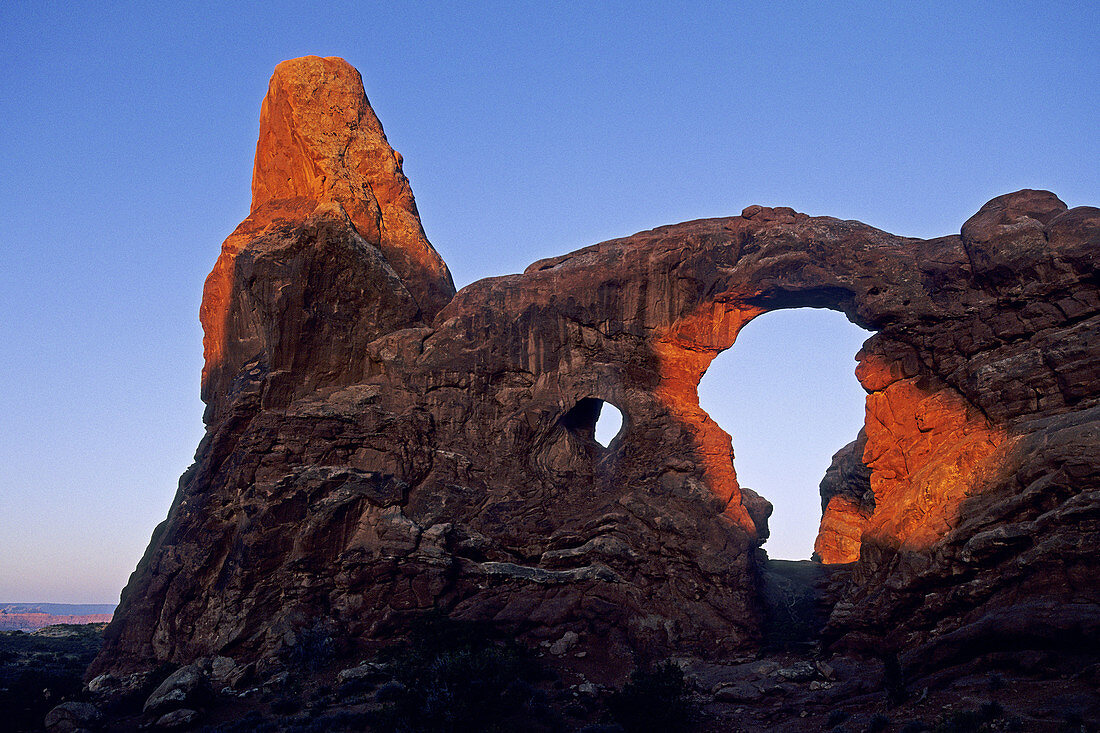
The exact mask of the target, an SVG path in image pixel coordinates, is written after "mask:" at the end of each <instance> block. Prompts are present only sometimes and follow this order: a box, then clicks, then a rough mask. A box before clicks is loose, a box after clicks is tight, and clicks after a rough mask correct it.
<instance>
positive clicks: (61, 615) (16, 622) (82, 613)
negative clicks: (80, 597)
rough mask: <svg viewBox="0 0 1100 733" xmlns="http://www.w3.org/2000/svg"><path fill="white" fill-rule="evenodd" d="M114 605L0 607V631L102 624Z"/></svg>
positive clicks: (65, 604) (76, 604)
mask: <svg viewBox="0 0 1100 733" xmlns="http://www.w3.org/2000/svg"><path fill="white" fill-rule="evenodd" d="M114 610H115V606H114V604H102V603H100V604H81V603H75V604H74V603H0V631H37V630H39V629H43V628H45V627H47V626H56V625H58V624H105V623H107V622H109V621H110V620H111V618H112V617H113V616H114Z"/></svg>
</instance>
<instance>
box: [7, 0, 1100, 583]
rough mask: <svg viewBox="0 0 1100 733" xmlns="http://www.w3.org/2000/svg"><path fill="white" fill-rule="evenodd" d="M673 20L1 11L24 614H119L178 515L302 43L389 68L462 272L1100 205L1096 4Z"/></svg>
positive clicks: (190, 9) (497, 14)
mask: <svg viewBox="0 0 1100 733" xmlns="http://www.w3.org/2000/svg"><path fill="white" fill-rule="evenodd" d="M669 8H670V6H668V5H667V4H657V3H653V4H650V3H633V2H631V3H617V2H608V3H589V4H578V3H560V4H559V3H523V2H500V3H480V2H469V3H453V4H442V3H440V4H436V3H416V4H412V3H409V4H401V3H388V4H384V5H383V4H374V3H362V2H333V3H325V4H319V3H289V2H280V1H279V0H273V1H272V2H269V3H263V4H260V5H252V6H248V7H247V8H245V7H243V6H241V4H229V3H212V2H211V3H202V2H198V3H174V4H169V5H163V4H153V3H148V4H141V3H126V2H119V3H110V4H98V3H50V2H43V3H30V2H8V3H3V4H0V29H2V30H3V31H4V39H5V40H4V43H3V44H0V58H2V63H0V129H2V130H3V134H2V135H0V156H2V159H3V160H4V161H5V173H6V175H4V176H0V215H2V220H3V222H4V226H3V227H2V228H0V257H2V259H0V261H2V262H3V267H0V329H2V332H0V339H2V340H0V343H3V344H4V352H3V356H4V358H3V359H0V380H2V383H3V384H4V389H3V390H2V391H0V433H2V435H3V438H4V439H3V441H0V602H19V601H39V602H47V601H54V602H112V601H115V600H117V598H118V593H119V590H120V589H121V587H122V585H123V584H124V583H125V582H126V579H127V577H128V575H129V573H130V572H131V571H132V570H133V568H134V566H135V565H136V564H137V561H138V559H139V558H140V556H141V554H142V552H143V551H144V548H145V546H146V544H147V543H148V540H149V536H150V534H151V532H152V530H153V528H154V526H155V525H156V524H157V523H158V522H159V521H161V520H162V519H163V518H164V517H165V515H166V514H167V511H168V507H169V505H170V503H171V501H172V496H173V494H174V492H175V488H176V484H177V481H178V477H179V475H180V474H181V473H182V472H183V470H184V469H185V468H186V466H187V465H188V464H189V463H190V461H191V458H192V456H193V453H194V450H195V446H196V445H197V443H198V441H199V439H200V438H201V436H202V432H203V431H202V424H201V414H202V405H201V403H200V402H199V400H198V379H199V370H200V368H201V363H202V347H201V331H200V329H199V325H198V319H197V312H198V305H199V298H200V296H201V289H202V281H203V279H204V278H205V276H206V274H207V273H208V272H209V270H210V268H211V266H212V265H213V263H214V260H215V258H216V257H217V254H218V249H219V246H220V243H221V241H222V240H223V239H224V238H225V237H226V236H227V235H228V234H229V233H230V232H231V231H232V230H233V229H234V227H235V226H236V225H237V223H238V222H239V221H240V220H241V219H243V218H244V217H245V216H246V215H247V213H248V208H249V200H250V194H249V184H250V180H251V169H252V155H253V152H254V150H255V144H256V134H257V129H258V119H259V107H260V101H261V99H262V98H263V95H264V93H265V91H266V89H267V82H268V79H269V77H270V74H271V71H272V69H273V68H274V66H275V65H276V64H277V63H278V62H279V61H282V60H283V59H286V58H292V57H295V56H301V55H305V54H319V55H338V56H342V57H344V58H346V59H347V60H348V61H349V62H351V63H352V64H353V65H355V66H356V67H357V68H358V69H359V70H360V71H361V72H362V74H363V78H364V82H365V85H366V89H367V94H368V96H369V97H370V100H371V103H372V105H373V107H374V108H375V111H376V112H377V113H378V116H379V118H380V119H381V121H382V124H383V125H384V126H385V129H386V132H387V135H388V137H389V140H390V142H391V143H392V144H393V146H394V148H395V149H396V150H399V151H400V152H401V153H402V154H403V156H404V160H405V172H406V174H407V175H408V177H409V179H410V181H411V183H412V187H413V190H414V192H415V193H416V198H417V204H418V206H419V209H420V212H421V215H422V218H423V222H424V226H425V229H426V231H427V234H428V237H429V238H430V239H431V241H432V242H433V244H434V245H435V246H436V248H437V249H438V250H439V252H440V253H441V254H442V255H443V257H444V258H445V259H446V261H447V262H448V264H449V265H450V267H451V269H452V272H453V273H454V277H455V280H456V283H457V284H459V285H464V284H467V283H470V282H472V281H473V280H476V279H479V278H482V277H486V276H490V275H499V274H504V273H510V272H519V271H521V270H522V269H523V268H524V267H525V266H526V265H527V264H529V263H530V262H532V261H534V260H537V259H539V258H542V257H547V256H552V255H557V254H562V253H564V252H568V251H570V250H573V249H576V248H579V247H582V246H585V245H588V244H591V243H594V242H598V241H601V240H605V239H609V238H613V237H618V236H623V235H627V234H631V233H633V232H636V231H639V230H644V229H648V228H651V227H654V226H659V225H663V224H669V223H674V222H678V221H685V220H689V219H694V218H701V217H710V216H728V215H731V214H737V213H739V212H740V211H741V209H742V208H744V207H745V206H748V205H750V204H763V205H775V206H791V207H794V208H795V209H797V210H799V211H804V212H807V213H809V214H814V215H830V216H836V217H839V218H843V219H859V220H862V221H864V222H867V223H868V224H871V225H872V226H876V227H880V228H882V229H886V230H887V231H891V232H894V233H897V234H902V235H908V236H919V237H932V236H940V235H944V234H952V233H957V232H958V229H959V226H960V225H961V223H962V222H963V221H964V220H965V219H966V218H967V217H968V216H970V215H971V214H973V213H974V212H975V211H976V210H977V209H978V208H979V207H980V206H981V205H982V204H983V203H984V202H985V201H987V200H988V199H990V198H992V197H993V196H996V195H999V194H1002V193H1006V192H1009V191H1014V190H1017V189H1020V188H1025V187H1026V188H1047V189H1050V190H1053V191H1055V192H1056V193H1057V194H1059V195H1060V196H1061V197H1062V199H1063V200H1065V201H1066V202H1067V203H1068V204H1069V205H1071V206H1076V205H1084V204H1091V205H1095V204H1097V203H1100V167H1098V166H1097V165H1096V161H1097V160H1098V159H1100V155H1098V153H1100V151H1098V149H1097V147H1098V136H1097V135H1096V109H1098V108H1100V94H1098V82H1097V79H1100V51H1098V45H1097V44H1098V36H1097V34H1096V28H1097V27H1100V8H1098V7H1097V6H1096V5H1095V4H1090V3H1059V2H1042V3H1039V2H1032V3H1022V2H1021V3H1011V2H1006V3H996V4H981V5H979V4H969V3H937V2H929V3H920V4H907V5H903V6H899V5H898V4H886V3H872V2H866V3H860V2H854V3H812V4H811V3H754V4H745V5H741V4H728V5H727V4H719V3H691V2H684V3H677V4H676V5H675V7H674V8H673V9H669ZM778 315H782V314H778ZM778 315H772V316H770V317H765V320H763V321H761V324H763V323H766V322H767V319H768V318H776V317H778ZM792 317H797V316H792ZM754 325H758V324H750V326H749V328H748V329H747V330H746V332H745V334H744V335H743V336H742V338H743V339H744V338H747V337H748V336H749V334H750V333H751V331H752V329H753V327H754ZM768 330H769V332H770V333H773V334H776V335H775V337H776V338H787V339H788V340H789V341H797V340H798V336H797V335H793V334H792V333H788V334H787V336H785V337H784V336H783V335H782V334H783V331H782V329H778V330H777V329H772V328H770V327H769V329H768ZM738 346H743V344H741V343H739V344H738ZM737 350H738V349H737V348H736V347H735V349H733V350H731V351H729V352H727V353H726V354H724V355H723V356H722V357H720V359H719V362H721V361H724V360H728V359H730V358H731V357H734V356H735V353H736V352H737ZM852 353H854V351H851V352H849V353H847V354H846V356H844V359H850V358H851V355H852ZM719 366H720V364H716V365H715V367H713V369H717V368H719ZM852 366H853V365H852V364H851V362H848V363H847V364H846V365H845V374H846V375H847V376H846V379H849V380H851V367H852ZM708 376H710V377H713V376H714V374H713V373H712V374H711V375H708ZM744 399H745V400H749V401H751V400H752V399H753V397H752V396H751V395H749V396H746V397H745V398H744ZM716 418H717V419H718V422H719V423H720V424H722V425H723V426H724V427H726V429H727V430H728V431H730V432H733V433H734V440H735V450H736V451H737V453H738V467H739V470H740V472H741V474H742V478H744V479H745V483H746V485H749V486H753V487H754V488H760V484H761V482H762V479H749V478H747V477H746V472H747V471H748V470H749V469H748V466H747V465H745V463H744V461H747V460H749V459H748V452H749V447H748V441H749V436H748V434H746V435H744V436H739V435H738V434H737V433H738V430H739V428H737V427H736V425H731V424H729V421H728V420H726V419H724V418H722V417H720V416H716ZM845 430H846V428H845ZM853 434H854V433H853ZM850 439H851V435H849V434H848V433H847V432H845V434H843V435H837V436H834V437H831V438H829V439H828V441H827V445H826V446H824V447H823V448H822V450H824V451H826V452H831V451H833V450H835V449H836V448H839V447H840V445H842V444H843V443H844V442H846V441H847V440H850ZM805 490H806V491H809V492H813V491H814V490H815V489H814V487H813V486H810V487H807V488H806V489H805ZM762 493H764V494H765V495H768V492H767V491H766V490H762ZM769 498H772V497H770V496H769ZM776 512H777V515H776V516H777V521H778V520H779V518H780V515H779V512H780V509H778V508H777V510H776ZM773 554H776V553H775V552H774V551H773Z"/></svg>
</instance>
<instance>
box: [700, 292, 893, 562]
mask: <svg viewBox="0 0 1100 733" xmlns="http://www.w3.org/2000/svg"><path fill="white" fill-rule="evenodd" d="M870 335H871V332H869V331H866V330H864V329H862V328H860V327H859V326H857V325H855V324H853V323H851V322H850V321H848V320H847V319H846V318H845V317H844V315H843V314H842V313H840V312H838V311H833V310H827V309H824V308H812V307H802V308H791V309H783V310H775V311H769V312H766V313H764V314H762V315H760V316H757V317H756V318H754V319H753V320H752V321H751V322H749V323H748V324H746V325H745V326H744V327H743V328H742V329H741V331H740V333H739V334H738V336H737V341H736V345H735V346H733V347H731V348H729V349H728V350H726V351H724V352H722V353H721V354H719V355H718V356H717V357H716V358H715V359H714V361H713V362H712V363H711V364H710V366H709V367H708V369H707V371H706V373H705V374H704V375H703V378H702V380H701V381H700V383H699V404H700V406H701V407H702V408H703V409H704V410H705V411H706V412H707V413H708V414H709V415H710V417H711V419H713V420H714V421H715V422H716V423H718V425H720V426H721V427H722V429H723V430H725V431H726V432H727V433H729V435H730V436H731V437H732V440H733V448H734V451H735V454H736V458H735V467H736V470H737V477H738V482H739V483H740V484H741V485H742V486H743V487H747V488H749V489H752V490H753V491H755V492H757V493H759V494H760V495H762V496H763V497H764V498H766V499H768V501H770V502H771V503H772V505H773V507H774V509H773V512H772V515H771V517H770V520H769V529H770V536H769V538H768V540H767V542H766V543H765V545H764V549H765V550H767V551H768V554H769V556H771V557H773V558H782V559H803V560H804V559H809V558H810V556H811V554H812V552H813V550H814V541H815V538H816V536H817V533H818V528H819V525H820V522H821V513H822V512H821V499H820V495H819V493H818V486H819V484H820V482H821V480H822V478H823V477H824V476H825V472H826V470H827V469H828V468H829V466H830V463H831V460H832V457H833V455H834V454H835V453H836V452H837V451H839V450H840V449H841V448H842V447H844V446H845V445H846V444H848V443H850V442H851V441H852V440H854V439H855V438H856V436H857V434H858V433H859V431H860V429H861V428H862V427H863V422H864V402H865V397H866V393H865V391H864V390H863V388H862V387H861V386H860V384H859V382H858V381H857V380H856V377H855V362H854V355H855V354H856V353H857V352H858V351H859V349H860V346H861V345H862V343H863V341H864V340H866V339H867V338H868V337H869V336H870Z"/></svg>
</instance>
